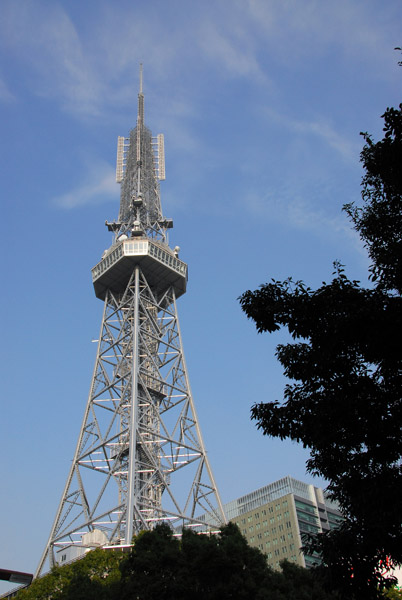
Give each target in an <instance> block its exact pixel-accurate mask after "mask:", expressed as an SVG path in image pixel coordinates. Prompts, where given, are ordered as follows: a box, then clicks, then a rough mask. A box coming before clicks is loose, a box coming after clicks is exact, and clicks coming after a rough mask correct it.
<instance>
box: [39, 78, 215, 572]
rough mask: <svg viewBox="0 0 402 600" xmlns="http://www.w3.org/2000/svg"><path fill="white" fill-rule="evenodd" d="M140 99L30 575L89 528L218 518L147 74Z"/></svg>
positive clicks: (126, 534)
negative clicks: (52, 512)
mask: <svg viewBox="0 0 402 600" xmlns="http://www.w3.org/2000/svg"><path fill="white" fill-rule="evenodd" d="M138 100H139V102H138V106H139V107H138V117H137V126H136V128H135V130H134V132H133V133H132V135H131V136H130V139H131V141H132V146H133V147H132V148H131V149H130V148H129V159H128V161H127V168H126V172H125V176H124V180H123V182H122V188H121V204H120V217H121V218H122V221H121V222H119V223H116V224H112V226H110V224H107V225H108V227H109V229H110V230H111V231H114V232H115V238H114V242H113V244H112V246H111V247H110V249H109V250H108V251H107V252H106V253H104V256H103V258H102V260H101V261H100V263H98V265H97V266H96V267H94V269H93V270H92V275H93V281H94V286H95V293H96V295H97V296H98V298H101V299H103V300H104V310H103V317H102V324H101V330H100V335H99V341H98V348H97V355H96V361H95V368H94V372H93V377H92V383H91V387H90V393H89V397H88V402H87V406H86V410H85V414H84V419H83V422H82V426H81V430H80V434H79V438H78V443H77V447H76V451H75V455H74V458H73V462H72V465H71V469H70V473H69V476H68V478H67V482H66V485H65V488H64V491H63V494H62V497H61V501H60V504H59V507H58V510H57V513H56V517H55V520H54V523H53V527H52V529H51V532H50V535H49V539H48V542H47V545H46V547H45V550H44V553H43V555H42V557H41V560H40V563H39V566H38V569H37V572H36V576H38V575H39V574H40V573H41V572H42V571H43V569H44V566H45V563H46V562H48V563H49V566H52V565H53V564H55V562H56V552H57V551H58V550H60V549H61V548H65V547H66V546H68V545H70V544H76V545H80V544H84V545H85V542H84V541H83V537H82V536H85V534H90V535H91V532H94V533H95V534H96V535H98V534H99V532H101V533H100V536H101V539H103V540H104V543H105V544H106V545H114V544H130V543H131V541H132V537H133V535H134V534H137V533H138V532H139V531H141V530H144V529H151V528H152V527H153V526H154V525H155V524H156V523H158V522H160V521H168V522H169V523H171V526H172V527H173V528H177V529H180V528H182V527H183V526H187V527H188V526H191V527H200V528H202V529H205V527H206V526H207V525H208V526H210V525H212V526H219V525H222V524H223V523H224V522H225V516H224V512H223V508H222V503H221V501H220V498H219V494H218V490H217V487H216V484H215V481H214V478H213V474H212V471H211V468H210V465H209V461H208V458H207V455H206V451H205V448H204V443H203V440H202V436H201V431H200V427H199V423H198V419H197V415H196V412H195V407H194V403H193V399H192V395H191V390H190V385H189V380H188V375H187V369H186V364H185V359H184V354H183V348H182V340H181V333H180V327H179V320H178V315H177V309H176V296H177V295H180V294H182V293H184V291H185V283H186V280H187V266H186V265H185V263H183V262H182V261H180V260H179V259H178V258H177V252H178V251H177V249H175V250H174V251H173V250H171V249H170V248H169V246H168V244H167V232H166V229H168V228H170V227H171V224H170V223H169V221H171V220H166V219H164V218H163V217H162V212H161V209H160V198H159V184H158V182H157V179H156V173H155V167H154V162H153V161H152V160H151V159H150V158H149V157H152V152H153V150H152V137H151V135H150V132H148V130H147V129H146V128H145V126H144V121H143V114H144V97H143V94H142V76H141V85H140V94H139V96H138ZM134 150H135V154H134ZM134 156H136V160H134ZM151 184H152V185H151ZM151 188H152V190H151ZM151 191H152V194H151ZM158 238H159V239H158ZM150 239H153V240H154V242H153V243H152V244H151V243H148V240H150ZM155 240H156V241H155ZM98 539H99V537H98Z"/></svg>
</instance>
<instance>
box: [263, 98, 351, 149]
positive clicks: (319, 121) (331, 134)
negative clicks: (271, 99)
mask: <svg viewBox="0 0 402 600" xmlns="http://www.w3.org/2000/svg"><path fill="white" fill-rule="evenodd" d="M261 113H262V114H263V115H264V116H265V118H267V119H268V120H269V122H270V123H272V122H274V123H277V124H279V125H280V126H281V127H282V128H283V129H285V130H287V131H290V132H292V133H298V134H301V135H305V136H314V137H316V138H319V139H321V140H322V141H323V142H324V143H325V144H326V145H328V146H329V147H330V148H332V149H333V150H335V151H336V152H337V153H338V154H339V155H340V156H341V157H342V158H343V159H344V160H347V161H349V160H353V161H355V160H356V158H357V157H358V156H359V151H360V146H359V145H358V143H357V142H356V141H354V140H351V139H349V138H348V137H347V136H346V135H342V134H341V133H340V132H339V131H338V130H337V129H336V127H335V126H334V125H333V124H332V123H331V121H330V119H329V118H328V117H327V118H325V117H323V116H321V115H318V116H317V117H316V119H314V120H303V119H295V118H294V117H293V118H292V117H290V116H289V115H285V114H284V113H280V112H279V111H278V110H275V109H273V108H272V107H268V106H264V107H263V108H262V109H261Z"/></svg>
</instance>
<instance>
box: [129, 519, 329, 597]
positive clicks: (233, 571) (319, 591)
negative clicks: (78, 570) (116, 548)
mask: <svg viewBox="0 0 402 600" xmlns="http://www.w3.org/2000/svg"><path fill="white" fill-rule="evenodd" d="M283 568H284V573H281V572H278V571H273V570H272V569H271V568H270V567H268V565H267V562H266V558H265V555H264V554H263V553H262V552H260V550H258V549H257V548H252V547H250V546H249V545H248V544H247V541H246V539H245V538H244V537H243V536H242V535H241V533H240V530H239V528H238V527H237V525H234V524H232V523H229V524H228V525H226V526H224V527H222V528H221V530H220V531H219V532H216V533H215V534H212V535H203V534H197V533H195V532H194V531H192V530H188V529H187V530H184V531H183V535H182V538H181V540H179V539H178V538H176V537H175V535H174V534H173V532H172V530H171V529H170V528H169V526H168V525H165V524H162V525H157V526H156V527H155V529H154V530H153V531H147V532H143V533H142V534H140V535H139V536H138V537H137V538H136V540H135V544H134V548H133V550H132V552H131V553H130V556H129V557H128V559H127V560H126V561H124V562H123V563H122V565H121V571H122V579H121V592H120V596H119V598H121V599H122V600H125V599H127V600H128V599H131V598H137V599H138V600H154V599H155V600H168V599H169V600H171V599H172V598H174V599H175V600H188V599H189V598H190V599H191V600H226V599H230V598H232V599H235V600H288V599H290V598H291V599H292V600H307V599H308V600H335V599H336V598H337V597H336V596H335V595H332V594H326V593H325V592H324V590H323V588H322V586H321V585H320V584H319V583H317V581H316V580H315V579H314V578H313V577H312V575H311V573H309V572H308V571H306V570H305V569H302V568H301V567H298V566H296V565H290V564H289V563H284V565H283Z"/></svg>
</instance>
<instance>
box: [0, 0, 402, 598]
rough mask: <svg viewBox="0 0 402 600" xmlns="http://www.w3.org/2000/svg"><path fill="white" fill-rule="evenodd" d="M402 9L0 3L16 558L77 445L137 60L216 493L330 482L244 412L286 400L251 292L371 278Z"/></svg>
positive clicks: (8, 464) (42, 519) (23, 563)
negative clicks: (368, 145)
mask: <svg viewBox="0 0 402 600" xmlns="http://www.w3.org/2000/svg"><path fill="white" fill-rule="evenodd" d="M401 23H402V5H401V2H400V0H387V2H385V3H383V2H380V1H379V0H338V2H337V3H334V2H329V1H327V0H324V1H323V0H301V1H300V0H286V1H279V0H218V1H215V0H213V1H212V0H205V1H204V2H195V1H192V0H188V1H185V0H151V1H149V2H142V1H140V0H134V1H133V0H114V1H112V0H86V1H85V2H82V1H79V0H69V1H68V2H67V1H63V0H52V1H51V0H35V1H34V0H18V2H16V1H15V0H1V2H0V104H1V136H0V152H1V166H2V169H1V171H2V177H1V194H2V200H3V214H4V218H3V233H2V236H1V242H2V245H3V248H2V257H3V261H2V273H3V293H2V295H1V303H2V314H3V320H2V339H3V344H2V353H3V357H2V361H1V368H2V374H1V382H2V393H1V402H2V418H1V435H0V444H1V456H2V488H3V489H2V494H1V497H0V507H1V511H0V515H1V525H0V528H1V529H0V530H1V534H2V535H1V538H2V544H1V546H0V566H1V567H3V568H15V569H17V570H22V571H33V570H34V569H35V567H36V565H37V562H38V560H39V557H40V554H41V552H42V550H43V548H44V545H45V543H46V539H47V536H48V533H49V530H50V526H51V523H52V520H53V518H54V515H55V511H56V508H57V505H58V502H59V499H60V496H61V493H62V490H63V486H64V483H65V480H66V477H67V473H68V470H69V466H70V461H71V458H72V456H73V452H74V448H75V444H76V440H77V436H78V433H79V428H80V424H81V420H82V417H83V412H84V407H85V404H86V399H87V394H88V389H89V384H90V379H91V375H92V369H93V365H94V360H95V351H96V344H94V343H92V342H91V340H93V339H97V337H98V332H99V327H100V322H101V314H102V303H101V302H100V301H99V300H97V299H96V298H95V296H94V293H93V289H92V283H91V276H90V269H91V267H93V266H94V265H95V264H96V263H97V262H98V261H99V259H100V257H101V255H102V252H103V250H104V249H105V248H107V247H108V246H109V245H110V244H111V241H112V239H111V235H110V233H108V231H107V229H106V227H105V226H104V222H105V220H106V219H108V220H113V219H114V218H116V217H117V214H118V208H119V186H118V185H117V184H116V183H115V157H116V141H117V136H118V135H124V136H127V135H128V133H129V130H130V129H131V128H132V127H133V126H134V125H135V118H136V103H137V93H138V71H139V63H140V62H142V63H143V65H144V94H145V122H146V124H147V126H148V127H149V128H150V129H151V130H152V132H153V134H154V135H156V134H158V133H160V132H162V133H164V134H165V150H166V181H165V182H163V183H162V185H161V197H162V207H163V212H164V214H165V215H166V217H169V218H170V217H171V218H173V221H174V229H173V232H172V234H171V236H170V242H171V246H173V247H174V246H176V245H179V246H180V247H181V252H180V258H181V259H182V260H184V261H186V262H187V263H188V265H189V284H188V291H187V294H186V295H185V296H184V297H182V298H180V300H179V302H178V310H179V316H180V321H181V329H182V334H183V342H184V350H185V354H186V360H187V366H188V369H189V374H190V381H191V384H192V389H193V394H194V399H195V403H196V408H197V412H198V417H199V421H200V424H201V429H202V432H203V437H204V441H205V445H206V447H207V450H208V455H209V458H210V462H211V465H212V468H213V471H214V475H215V478H216V480H217V483H218V486H219V489H220V493H221V496H222V500H223V502H228V501H229V500H232V499H234V498H236V497H238V496H240V495H242V494H245V493H247V492H249V491H251V490H253V489H256V488H258V487H261V486H263V485H265V484H266V483H269V482H271V481H274V480H275V479H278V478H280V477H282V476H285V475H288V474H289V475H292V476H293V477H296V478H299V479H302V480H305V481H308V482H312V483H315V484H316V485H322V482H321V481H320V480H313V479H312V477H311V476H309V475H306V473H305V459H306V457H307V454H306V452H305V451H304V450H303V449H302V448H301V447H300V446H298V445H296V444H292V443H290V442H279V441H278V440H269V439H267V438H264V437H263V436H262V435H261V433H260V432H258V431H257V429H256V427H255V425H254V424H253V423H252V422H251V421H250V417H249V414H250V407H251V406H252V404H254V403H255V402H259V401H263V400H272V399H279V398H281V392H282V389H283V385H284V379H283V377H282V374H281V370H280V368H279V366H278V364H277V362H276V359H275V355H274V354H275V346H276V344H277V343H279V342H281V341H284V340H285V339H286V337H285V335H284V334H283V333H278V334H275V335H273V336H268V335H257V333H256V332H255V329H254V327H253V324H252V323H251V322H249V321H247V319H246V318H245V316H244V315H243V314H242V312H241V310H240V307H239V303H238V300H237V298H238V296H239V295H240V294H241V293H242V292H243V291H245V290H247V289H255V288H256V287H258V285H259V284H261V283H264V282H266V281H268V280H269V279H271V278H274V279H285V278H287V277H288V276H293V278H295V279H303V280H304V281H305V282H306V283H307V284H308V285H310V286H312V287H314V286H318V285H320V284H321V282H322V281H328V280H330V278H331V275H332V271H333V267H332V263H333V261H334V260H339V261H340V262H341V263H343V264H345V265H346V273H347V274H348V275H349V276H350V277H351V278H354V279H359V280H361V281H362V282H363V283H365V284H366V283H367V267H368V260H367V256H366V252H365V250H364V248H363V247H362V244H361V242H360V240H359V238H358V236H357V235H356V234H355V233H354V232H353V231H352V229H351V227H350V224H349V222H348V220H347V218H346V216H345V215H344V214H343V213H342V210H341V208H342V205H343V204H345V203H348V202H352V201H356V202H359V201H360V180H361V176H362V170H361V165H360V163H359V153H360V150H361V148H362V143H363V140H362V138H361V136H360V135H359V133H360V132H361V131H369V132H370V133H372V134H373V136H374V138H375V139H378V138H379V137H381V135H382V121H381V119H380V115H381V114H383V112H384V110H385V109H386V107H387V106H397V105H398V104H399V102H400V101H401V100H402V98H401V77H402V70H401V68H400V67H398V65H397V61H398V60H399V59H400V55H398V53H397V52H395V51H394V47H395V46H400V45H401V44H402V39H401V35H402V34H401ZM327 426H330V424H328V423H325V422H324V423H323V427H327ZM2 585H3V587H1V586H0V591H2V590H3V589H6V587H4V584H2Z"/></svg>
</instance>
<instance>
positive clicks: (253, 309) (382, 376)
mask: <svg viewBox="0 0 402 600" xmlns="http://www.w3.org/2000/svg"><path fill="white" fill-rule="evenodd" d="M383 118H384V131H385V136H384V139H382V140H381V141H379V142H377V143H374V142H373V141H372V139H371V137H370V136H369V135H367V134H364V138H365V141H366V145H365V146H364V148H363V151H362V153H361V161H362V163H363V167H364V170H365V175H364V177H363V181H362V186H363V187H362V198H363V207H360V208H356V207H355V206H354V205H347V206H345V207H344V209H345V210H346V212H347V214H348V215H349V217H350V218H351V220H352V222H353V224H354V227H355V229H356V230H357V231H358V232H359V234H360V236H361V238H362V240H363V242H364V244H365V245H366V247H367V249H368V252H369V256H370V258H371V260H372V266H371V268H370V273H371V278H372V280H373V282H374V287H373V288H372V289H366V288H364V287H362V286H361V285H360V284H359V282H357V281H350V280H349V279H348V278H347V277H346V275H345V272H344V269H343V267H342V265H340V264H339V263H336V264H335V272H334V274H333V275H334V277H333V280H332V281H331V282H330V283H329V284H326V283H323V285H322V286H321V287H320V288H318V289H317V290H312V289H310V288H309V287H307V286H306V285H305V284H304V283H303V282H300V281H297V282H293V281H292V279H288V280H286V281H283V282H280V281H271V282H270V283H268V284H266V285H262V286H261V287H260V289H258V290H255V291H247V292H245V293H244V294H243V295H242V296H241V297H240V304H241V306H242V309H243V311H244V312H245V313H246V315H247V317H248V318H250V319H252V320H253V321H254V322H255V325H256V328H257V331H258V332H260V333H261V332H265V331H268V332H274V331H277V330H279V329H280V328H281V327H285V328H287V329H288V331H289V333H290V335H291V336H292V338H293V340H294V342H293V343H288V344H282V345H279V346H278V347H277V351H276V355H277V357H278V360H279V361H280V363H281V364H282V366H283V368H284V373H285V375H286V376H287V377H288V378H289V379H290V380H291V382H290V383H288V384H287V385H286V387H285V390H284V397H283V401H282V402H278V401H274V402H268V403H260V404H255V405H254V406H253V407H252V411H251V414H252V418H253V419H255V420H256V421H257V427H258V428H259V429H260V430H261V431H262V432H263V433H264V434H265V435H269V436H272V437H279V438H280V439H285V438H290V439H291V440H294V441H297V442H300V443H302V444H303V446H304V447H305V448H308V449H309V450H310V458H309V460H308V461H307V470H308V471H309V472H310V473H312V474H314V475H320V476H322V477H324V478H325V479H327V480H328V482H329V485H328V491H329V493H330V495H331V496H332V497H333V498H335V499H336V500H337V501H338V502H339V504H340V507H341V510H342V512H343V515H344V518H345V520H344V521H343V523H342V525H341V526H340V528H339V529H338V530H337V531H333V532H331V533H330V534H328V535H324V534H323V535H321V536H318V537H317V538H316V539H313V540H310V542H309V549H310V551H313V550H315V551H319V552H320V553H321V556H322V559H323V565H324V567H325V572H326V576H327V577H328V578H329V579H328V581H330V584H331V585H332V586H337V587H338V588H340V589H341V590H342V593H343V597H345V598H353V597H355V598H363V597H364V598H377V597H380V596H379V594H380V590H381V589H382V588H383V587H384V586H386V585H389V584H390V583H391V581H387V580H386V578H385V577H384V575H383V571H382V568H381V565H384V564H387V565H389V566H390V567H392V566H393V565H394V564H400V563H402V519H401V516H400V498H401V493H402V471H401V456H402V437H401V423H402V400H401V389H402V345H401V343H400V332H401V331H402V300H401V291H402V227H401V225H402V169H401V165H402V105H400V107H399V110H396V109H393V108H388V109H387V110H386V112H385V114H384V115H383ZM324 567H323V568H322V569H321V570H323V569H324Z"/></svg>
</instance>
